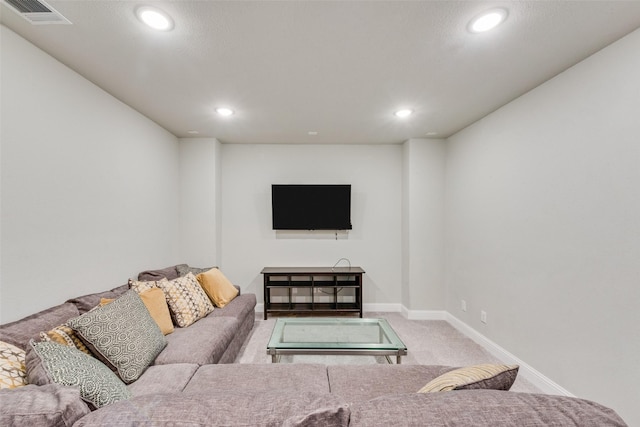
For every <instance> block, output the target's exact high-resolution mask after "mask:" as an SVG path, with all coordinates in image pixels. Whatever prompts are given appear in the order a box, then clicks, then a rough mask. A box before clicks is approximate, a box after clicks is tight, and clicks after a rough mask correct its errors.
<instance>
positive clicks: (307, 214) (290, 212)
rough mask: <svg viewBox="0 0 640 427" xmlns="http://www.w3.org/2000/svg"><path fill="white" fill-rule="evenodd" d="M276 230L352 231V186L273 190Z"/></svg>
mask: <svg viewBox="0 0 640 427" xmlns="http://www.w3.org/2000/svg"><path fill="white" fill-rule="evenodd" d="M271 211H272V218H273V229H274V230H351V185H281V184H273V185H272V186H271Z"/></svg>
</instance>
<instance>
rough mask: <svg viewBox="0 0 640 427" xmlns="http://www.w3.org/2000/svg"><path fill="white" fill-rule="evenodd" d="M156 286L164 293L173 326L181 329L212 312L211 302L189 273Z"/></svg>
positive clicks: (160, 282)
mask: <svg viewBox="0 0 640 427" xmlns="http://www.w3.org/2000/svg"><path fill="white" fill-rule="evenodd" d="M158 286H159V287H160V289H162V290H163V291H164V295H165V298H166V299H167V304H169V310H170V311H171V316H172V317H173V320H174V322H175V324H176V325H178V326H179V327H181V328H186V327H187V326H190V325H192V324H193V323H195V322H196V321H198V320H200V319H202V318H203V317H205V316H206V315H207V314H209V313H211V312H212V311H213V304H211V300H209V297H208V296H207V294H205V292H204V291H203V290H202V287H201V286H200V284H199V283H198V281H197V280H196V277H195V276H194V275H193V274H191V273H187V275H186V276H184V277H178V278H177V279H174V280H171V281H159V282H158Z"/></svg>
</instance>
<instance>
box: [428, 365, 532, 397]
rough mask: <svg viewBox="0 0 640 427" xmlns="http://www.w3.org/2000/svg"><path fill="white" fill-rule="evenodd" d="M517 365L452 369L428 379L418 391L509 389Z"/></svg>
mask: <svg viewBox="0 0 640 427" xmlns="http://www.w3.org/2000/svg"><path fill="white" fill-rule="evenodd" d="M518 368H519V366H518V365H492V364H484V365H474V366H467V367H466V368H459V369H454V370H453V371H449V372H447V373H444V374H442V375H440V376H439V377H437V378H435V379H433V380H431V381H429V382H428V383H427V384H426V385H425V386H424V387H422V388H421V389H420V390H419V391H418V393H431V392H437V391H451V390H470V389H491V390H509V389H510V388H511V386H512V385H513V382H514V381H515V380H516V376H517V375H518Z"/></svg>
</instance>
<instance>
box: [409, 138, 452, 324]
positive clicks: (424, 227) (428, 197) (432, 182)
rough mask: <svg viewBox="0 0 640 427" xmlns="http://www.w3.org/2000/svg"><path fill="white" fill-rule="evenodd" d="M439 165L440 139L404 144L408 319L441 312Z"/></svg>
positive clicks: (441, 196)
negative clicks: (430, 312) (434, 311)
mask: <svg viewBox="0 0 640 427" xmlns="http://www.w3.org/2000/svg"><path fill="white" fill-rule="evenodd" d="M444 165H445V141H444V140H442V139H411V140H409V141H407V142H405V143H404V144H403V165H402V166H403V167H402V177H403V178H402V180H403V182H402V194H403V196H402V215H403V219H402V225H403V226H402V304H403V306H404V307H405V308H407V309H408V310H409V313H408V314H409V317H414V316H416V317H421V316H422V315H424V314H426V313H422V314H421V313H419V312H420V311H424V310H438V311H439V310H444V308H445V286H444ZM416 311H417V312H416Z"/></svg>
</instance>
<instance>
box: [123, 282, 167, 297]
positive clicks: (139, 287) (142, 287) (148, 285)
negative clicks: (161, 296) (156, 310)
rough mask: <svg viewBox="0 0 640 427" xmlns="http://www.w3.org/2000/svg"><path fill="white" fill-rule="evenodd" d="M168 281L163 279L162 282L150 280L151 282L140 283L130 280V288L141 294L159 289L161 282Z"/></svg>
mask: <svg viewBox="0 0 640 427" xmlns="http://www.w3.org/2000/svg"><path fill="white" fill-rule="evenodd" d="M166 281H167V279H165V278H162V279H160V280H150V281H140V280H133V279H129V288H130V289H133V290H134V291H136V292H137V293H139V294H141V293H143V292H144V291H148V290H149V289H155V288H159V287H160V286H159V285H158V284H159V283H160V282H166Z"/></svg>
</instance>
